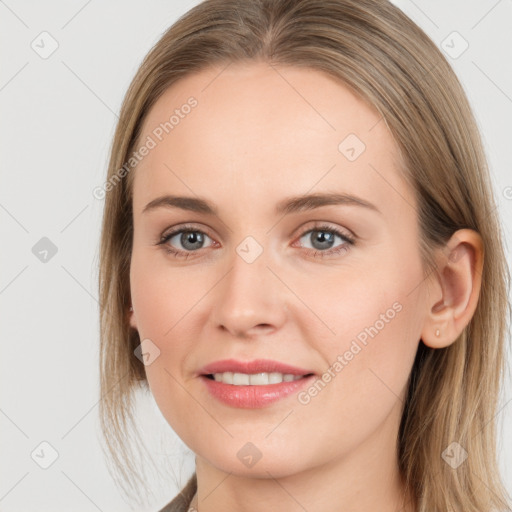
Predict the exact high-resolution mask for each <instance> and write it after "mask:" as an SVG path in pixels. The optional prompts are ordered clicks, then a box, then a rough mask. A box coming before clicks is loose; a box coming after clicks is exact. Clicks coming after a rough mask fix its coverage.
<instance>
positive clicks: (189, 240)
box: [158, 228, 211, 258]
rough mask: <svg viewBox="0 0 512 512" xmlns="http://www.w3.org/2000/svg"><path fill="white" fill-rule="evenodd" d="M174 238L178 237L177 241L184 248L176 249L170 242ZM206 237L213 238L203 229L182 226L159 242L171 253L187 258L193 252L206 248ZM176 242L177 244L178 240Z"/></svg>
mask: <svg viewBox="0 0 512 512" xmlns="http://www.w3.org/2000/svg"><path fill="white" fill-rule="evenodd" d="M173 238H176V239H177V242H178V243H179V244H181V246H182V247H183V249H179V248H178V249H175V248H174V247H173V245H170V244H169V243H168V242H171V240H172V239H173ZM205 238H208V239H210V240H211V238H210V237H209V236H208V235H207V234H206V233H204V232H203V231H200V230H198V229H191V228H188V229H187V228H181V229H179V230H177V231H173V232H172V233H168V234H167V235H165V236H164V237H163V238H162V239H161V240H160V242H158V244H159V245H160V244H161V245H163V247H164V249H165V250H166V251H167V252H168V253H170V254H174V255H175V256H177V257H184V258H187V257H188V256H189V254H190V253H191V252H195V251H197V250H198V249H203V248H204V242H205ZM174 243H175V244H176V242H174Z"/></svg>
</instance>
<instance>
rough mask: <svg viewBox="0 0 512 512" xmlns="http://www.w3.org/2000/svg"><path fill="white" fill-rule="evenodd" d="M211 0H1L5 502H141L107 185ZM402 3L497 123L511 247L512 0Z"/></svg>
mask: <svg viewBox="0 0 512 512" xmlns="http://www.w3.org/2000/svg"><path fill="white" fill-rule="evenodd" d="M197 3H199V2H196V1H179V2H178V1H163V0H151V1H146V2H142V1H139V2H136V1H126V0H124V1H121V0H113V1H109V2H100V1H98V0H89V1H86V0H77V1H69V0H68V1H64V0H60V1H59V0H51V1H46V2H36V1H31V2H30V1H17V2H16V1H14V0H5V1H0V47H1V48H2V52H3V53H2V66H1V68H0V102H1V108H2V110H1V123H0V126H1V135H0V143H1V153H0V154H1V166H0V168H1V173H2V174H1V180H2V182H1V183H2V186H1V189H0V219H1V229H2V250H1V251H0V307H1V311H2V317H1V318H2V323H1V343H2V345H1V347H2V353H1V358H0V365H1V367H0V379H1V387H0V390H1V395H0V399H1V401H0V432H1V436H0V449H1V456H0V461H1V462H0V465H1V469H0V471H1V473H0V510H1V511H3V512H24V511H27V512H28V511H38V512H50V511H51V512H59V511H69V510H72V511H73V512H89V511H93V512H94V511H97V510H100V511H129V510H130V506H129V504H127V503H126V502H125V501H124V500H123V498H122V497H121V495H120V493H119V491H118V489H117V488H116V487H115V485H114V483H113V480H112V479H111V477H110V475H109V473H108V471H107V468H106V465H105V461H104V458H103V455H102V452H101V450H100V445H99V442H98V437H97V436H98V432H99V430H98V417H97V414H98V397H99V386H98V369H97V366H98V364H97V362H98V343H99V339H98V332H99V322H98V303H97V264H98V250H99V234H100V220H101V214H102V207H103V202H102V201H101V200H98V199H95V198H94V197H93V195H92V191H93V189H94V188H95V187H97V186H98V185H101V184H102V183H103V182H104V177H105V173H106V166H107V158H108V150H109V148H110V144H111V139H112V135H113V132H114V127H115V123H116V121H117V115H118V113H119V109H120V105H121V101H122V98H123V96H124V94H125V92H126V89H127V87H128V85H129V83H130V81H131V79H132V78H133V76H134V74H135V72H136V70H137V67H138V65H139V64H140V62H141V60H142V58H143V57H144V55H145V54H146V53H147V52H148V50H149V49H150V48H151V47H152V46H153V45H154V44H155V43H156V42H157V40H158V39H159V38H160V36H161V35H162V33H163V32H164V31H165V30H166V29H167V28H168V27H169V26H170V25H171V24H172V23H173V22H174V21H175V20H176V19H177V18H178V17H179V16H180V15H181V14H183V13H184V12H186V11H187V10H188V9H189V8H191V7H192V6H193V5H196V4H197ZM396 3H397V5H399V6H400V7H401V8H402V9H403V10H404V11H405V12H406V13H407V14H408V15H409V16H410V17H411V18H412V19H413V20H414V21H415V22H416V23H418V24H419V25H420V26H421V27H422V28H423V29H424V30H425V31H426V32H427V33H428V34H429V35H430V37H431V38H432V39H433V41H434V42H435V43H436V44H437V45H439V46H440V47H441V48H444V50H443V51H445V52H450V53H451V55H450V54H447V55H448V59H449V60H450V62H451V63H452V65H453V67H454V69H455V71H456V72H457V74H458V76H459V77H460V79H461V81H462V83H463V85H464V87H465V89H466V91H467V94H468V96H469V99H470V102H471V103H472V105H473V108H474V111H475V114H476V117H477V120H478V123H479V125H480V129H481V131H482V134H483V137H484V141H485V146H486V151H487V155H488V158H489V161H490V165H491V170H492V179H493V186H494V188H495V193H496V198H497V201H498V205H499V209H500V212H501V215H502V219H503V223H504V231H505V236H506V240H507V255H508V256H509V261H510V250H509V248H508V246H509V245H510V240H511V236H512V230H511V226H512V173H511V169H512V165H511V164H512V158H511V142H512V139H511V132H512V128H511V126H512V73H511V62H512V61H511V57H510V55H511V53H512V30H511V27H512V2H511V1H510V0H478V1H477V0H472V1H469V2H468V1H465V0H457V1H451V2H445V1H441V0H435V1H432V0H430V1H426V0H416V1H414V2H413V1H411V0H399V1H398V0H397V1H396ZM454 32H456V34H454ZM41 41H43V42H41ZM443 41H444V43H443ZM466 46H467V48H466ZM463 50H464V51H463ZM52 52H53V53H52ZM48 53H51V55H47V54H48ZM508 358H509V362H510V350H509V351H508ZM511 388H512V386H511V383H510V380H507V385H506V387H505V388H504V390H503V395H502V396H501V398H500V410H499V413H498V420H499V432H500V439H499V454H500V464H501V469H502V471H503V475H504V478H505V482H506V485H507V487H508V490H509V493H510V494H512V439H511V436H510V432H512V402H511V401H510V400H511V399H512V389H511ZM139 416H140V419H141V422H142V423H143V424H145V427H144V428H145V432H146V434H145V436H146V437H147V438H148V440H149V442H150V443H151V442H152V443H153V444H152V452H153V454H154V456H155V458H156V459H157V462H159V463H161V464H162V465H167V466H168V467H170V468H171V469H172V470H173V471H174V473H175V477H176V481H177V482H178V485H183V484H184V483H185V481H186V478H187V477H188V475H189V474H190V472H191V471H192V463H193V458H192V455H191V454H190V453H189V452H188V450H187V449H186V448H185V447H184V446H183V444H182V443H181V441H180V440H179V439H177V438H176V437H175V436H174V434H173V433H172V431H171V430H170V427H168V425H167V423H166V422H165V421H164V420H163V418H162V417H161V415H160V414H159V411H158V410H157V408H156V405H155V404H154V402H152V401H151V400H146V401H144V402H143V403H142V404H141V407H140V414H139ZM506 432H508V433H509V434H508V435H506ZM41 443H43V444H41ZM45 465H48V467H47V468H46V469H45V468H44V467H43V466H45ZM176 481H175V480H174V479H173V478H170V479H169V481H168V482H166V485H163V486H161V487H160V488H158V486H157V485H156V484H155V492H156V496H155V498H154V500H153V502H152V503H150V504H148V507H147V510H148V511H154V510H158V509H159V507H161V506H162V505H163V504H164V503H166V502H167V501H169V500H170V499H171V498H172V497H173V496H174V495H175V493H176V492H177V490H178V489H177V486H176ZM139 510H140V509H139Z"/></svg>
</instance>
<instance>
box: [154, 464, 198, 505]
mask: <svg viewBox="0 0 512 512" xmlns="http://www.w3.org/2000/svg"><path fill="white" fill-rule="evenodd" d="M196 491H197V478H196V474H195V473H194V474H193V475H192V476H191V477H190V480H189V481H188V482H187V485H185V487H183V489H182V490H181V491H180V493H179V494H178V495H177V496H176V497H175V498H174V499H173V500H172V501H171V502H169V503H167V505H165V507H164V508H162V509H161V510H159V511H158V512H187V511H188V510H189V508H190V502H191V501H192V498H193V497H194V494H195V493H196ZM194 510H195V509H193V510H191V511H190V512H194Z"/></svg>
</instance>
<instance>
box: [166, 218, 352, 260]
mask: <svg viewBox="0 0 512 512" xmlns="http://www.w3.org/2000/svg"><path fill="white" fill-rule="evenodd" d="M315 231H319V232H324V233H330V234H333V235H336V236H338V237H339V238H341V239H342V240H343V241H344V242H345V244H343V245H340V246H339V247H337V248H334V249H328V250H326V251H318V250H315V249H308V250H309V251H313V252H314V254H313V257H315V258H316V257H317V254H320V258H325V257H327V256H333V255H337V254H340V253H343V252H345V251H348V250H349V247H350V246H352V245H355V239H354V238H352V237H350V236H348V235H347V234H346V233H342V232H341V231H339V230H338V229H336V228H333V227H331V226H327V225H323V226H315V227H314V228H310V229H307V230H306V231H304V232H303V233H301V234H300V235H299V237H298V238H299V239H300V238H302V237H303V236H304V235H307V234H308V233H312V232H315ZM180 233H201V234H203V235H206V236H208V237H209V238H211V237H210V236H209V235H208V233H205V232H204V231H201V230H200V229H196V228H194V226H186V225H185V226H181V227H180V228H179V229H177V230H175V231H172V232H171V233H168V234H167V235H165V236H162V238H161V239H160V241H158V242H157V243H156V245H161V246H162V248H163V250H164V251H165V252H167V253H168V254H171V255H173V256H175V257H176V258H185V259H187V258H188V257H189V255H191V254H192V253H194V252H198V251H181V250H178V249H174V248H172V247H171V246H169V245H167V242H168V241H169V240H170V239H171V238H173V237H174V236H176V235H178V234H180Z"/></svg>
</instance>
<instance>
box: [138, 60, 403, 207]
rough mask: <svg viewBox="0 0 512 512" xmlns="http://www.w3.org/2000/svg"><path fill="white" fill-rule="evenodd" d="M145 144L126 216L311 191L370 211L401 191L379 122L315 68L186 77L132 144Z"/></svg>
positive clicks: (244, 67)
mask: <svg viewBox="0 0 512 512" xmlns="http://www.w3.org/2000/svg"><path fill="white" fill-rule="evenodd" d="M149 139H151V140H152V141H153V143H154V147H152V149H151V150H150V151H149V152H148V154H147V155H146V156H145V157H144V158H143V159H142V160H141V161H140V162H139V164H138V166H137V168H136V170H135V171H134V172H135V182H134V209H135V211H137V210H138V211H140V210H142V208H143V206H144V205H145V204H146V203H147V202H149V201H150V200H151V199H154V198H155V197H156V196H157V195H161V194H163V193H186V194H187V195H194V194H196V195H201V196H211V194H212V193H213V192H215V195H216V196H217V197H219V198H222V197H223V194H224V195H225V196H226V198H230V200H231V201H232V200H233V197H232V192H234V191H235V192H236V193H237V194H238V195H239V196H243V195H244V194H245V192H244V190H246V189H247V188H248V187H250V188H251V191H252V196H251V197H253V198H255V199H257V198H258V197H259V198H262V199H263V198H264V197H265V198H267V199H269V200H270V199H271V198H272V197H274V196H275V199H276V201H277V200H278V198H279V197H280V196H283V195H287V196H288V195H294V194H303V193H306V192H307V191H309V190H311V189H312V188H315V190H314V191H326V190H332V189H333V188H336V189H338V190H340V191H349V192H351V193H354V194H359V195H362V196H365V197H366V198H367V199H369V200H373V202H375V203H386V202H388V203H389V200H390V199H391V197H390V196H391V195H392V194H393V192H392V191H393V189H394V191H395V192H394V194H395V195H398V198H401V201H402V202H403V201H404V199H405V197H404V196H407V195H408V193H409V192H408V191H407V190H406V187H405V183H404V182H403V181H402V180H401V178H400V176H399V173H398V171H397V165H398V164H397V161H398V152H397V147H396V145H395V142H394V140H393V138H392V136H391V134H390V132H389V131H388V129H387V127H386V124H385V122H384V121H383V119H382V118H381V116H380V114H379V113H378V112H377V111H376V110H375V109H373V108H372V107H370V106H368V105H367V104H366V103H365V102H363V101H362V100H361V99H360V98H359V97H358V96H356V95H355V94H354V93H353V92H352V91H351V90H350V89H349V88H348V87H346V86H345V85H344V84H343V83H342V82H340V81H339V80H336V79H335V78H332V77H330V76H329V75H326V74H325V73H322V72H319V71H317V70H312V69H306V68H298V67H289V66H287V67H282V66H278V67H276V66H271V65H269V64H267V63H250V64H247V63H244V64H230V65H228V66H225V65H224V66H219V67H212V68H208V69H205V70H202V71H200V72H196V73H193V74H191V75H188V76H187V77H185V78H184V79H181V80H180V81H178V82H177V83H175V84H173V85H172V86H171V87H170V88H168V89H167V91H165V93H164V94H163V95H162V96H161V97H160V98H159V100H158V101H157V102H156V103H155V105H154V106H153V108H152V109H151V110H150V112H149V113H148V116H147V118H146V119H145V122H144V125H143V129H142V132H141V137H140V143H141V144H142V143H144V141H148V140H149ZM153 143H152V144H151V145H152V146H153ZM230 193H231V196H230ZM386 196H387V199H386ZM411 201H412V199H411ZM395 213H396V212H395Z"/></svg>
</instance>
